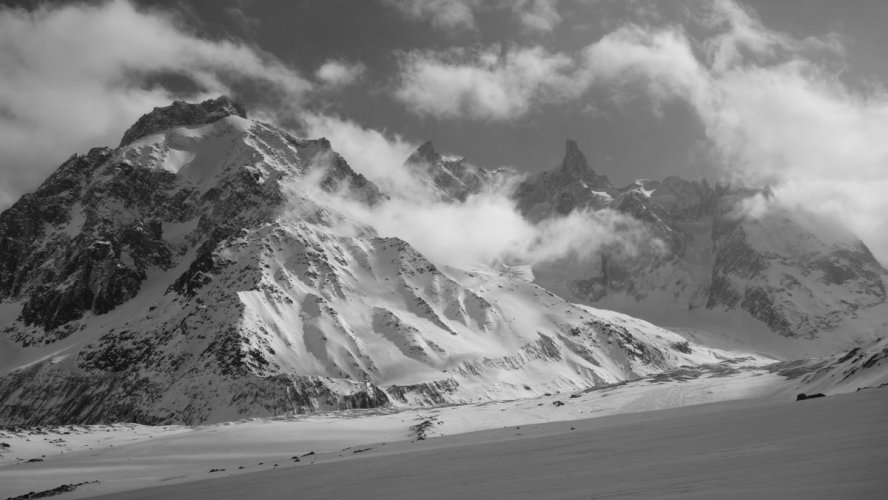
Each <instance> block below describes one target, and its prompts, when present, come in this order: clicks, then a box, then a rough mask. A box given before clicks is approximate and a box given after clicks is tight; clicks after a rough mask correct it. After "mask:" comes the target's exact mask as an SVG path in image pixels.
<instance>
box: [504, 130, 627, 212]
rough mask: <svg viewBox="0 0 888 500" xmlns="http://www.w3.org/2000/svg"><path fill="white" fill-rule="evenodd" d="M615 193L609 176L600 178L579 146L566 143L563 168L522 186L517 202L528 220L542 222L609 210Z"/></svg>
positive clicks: (535, 178) (528, 181)
mask: <svg viewBox="0 0 888 500" xmlns="http://www.w3.org/2000/svg"><path fill="white" fill-rule="evenodd" d="M613 190H614V187H613V185H612V184H611V183H610V181H609V180H608V178H607V176H604V175H598V174H597V173H596V172H595V170H593V169H592V167H590V166H589V163H588V162H587V161H586V156H585V155H583V153H582V151H580V149H579V147H578V146H577V143H576V142H575V141H572V140H567V142H566V144H565V151H564V159H563V160H562V161H561V165H559V166H558V167H556V168H555V169H553V170H548V171H544V172H541V173H539V174H537V175H535V176H532V177H530V178H529V179H527V180H526V181H524V182H522V183H521V184H519V186H518V189H517V192H516V200H517V201H518V207H519V209H520V210H521V211H522V212H523V213H524V215H525V216H527V217H528V218H530V219H531V220H541V219H545V218H547V217H553V216H557V215H566V214H568V213H570V212H571V211H572V210H574V209H581V208H592V209H600V208H603V207H606V206H608V205H609V203H610V202H611V200H612V195H611V193H612V191H613Z"/></svg>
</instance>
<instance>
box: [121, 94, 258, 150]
mask: <svg viewBox="0 0 888 500" xmlns="http://www.w3.org/2000/svg"><path fill="white" fill-rule="evenodd" d="M226 116H240V117H241V118H246V117H247V110H246V109H245V108H244V105H243V103H241V102H240V101H237V100H234V99H232V98H230V97H228V96H221V97H219V98H216V99H210V100H207V101H204V102H202V103H200V104H190V103H187V102H185V101H175V102H173V103H172V104H171V105H169V106H164V107H162V108H154V111H152V112H150V113H148V114H147V115H144V116H142V117H141V118H139V120H138V121H137V122H136V123H135V124H134V125H133V126H132V127H130V128H129V129H128V130H127V131H126V132H125V133H124V134H123V139H121V140H120V146H126V145H127V144H129V143H131V142H133V141H135V140H136V139H140V138H142V137H145V136H146V135H150V134H154V133H157V132H161V131H163V130H166V129H169V128H172V127H181V126H196V125H204V124H207V123H212V122H214V121H216V120H218V119H220V118H225V117H226Z"/></svg>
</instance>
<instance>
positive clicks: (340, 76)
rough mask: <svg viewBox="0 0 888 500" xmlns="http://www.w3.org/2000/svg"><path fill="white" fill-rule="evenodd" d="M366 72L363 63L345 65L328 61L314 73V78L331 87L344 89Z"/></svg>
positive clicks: (341, 62)
mask: <svg viewBox="0 0 888 500" xmlns="http://www.w3.org/2000/svg"><path fill="white" fill-rule="evenodd" d="M366 70H367V67H366V66H364V64H363V63H360V62H358V63H347V62H344V61H337V60H335V59H330V60H328V61H327V62H325V63H324V64H322V65H321V66H320V67H319V68H318V70H317V71H316V72H315V77H316V78H317V79H318V80H320V81H321V82H323V83H325V84H327V85H330V86H332V87H344V86H347V85H351V84H353V83H355V82H357V81H358V80H359V79H360V78H361V77H362V76H363V75H364V72H365V71H366Z"/></svg>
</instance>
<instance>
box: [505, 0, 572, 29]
mask: <svg viewBox="0 0 888 500" xmlns="http://www.w3.org/2000/svg"><path fill="white" fill-rule="evenodd" d="M507 3H508V5H509V6H510V7H511V9H512V12H513V13H514V14H515V15H516V16H517V17H518V20H519V21H520V22H521V25H522V26H524V27H525V28H526V29H528V30H531V31H538V32H542V33H547V32H549V31H552V30H553V29H555V27H556V26H558V25H559V24H561V21H562V19H561V14H559V13H558V8H557V7H556V6H557V5H558V0H514V1H509V2H507Z"/></svg>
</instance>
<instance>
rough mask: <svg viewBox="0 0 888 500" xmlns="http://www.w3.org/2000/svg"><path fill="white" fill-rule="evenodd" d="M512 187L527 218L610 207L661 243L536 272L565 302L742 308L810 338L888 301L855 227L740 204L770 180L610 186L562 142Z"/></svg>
mask: <svg viewBox="0 0 888 500" xmlns="http://www.w3.org/2000/svg"><path fill="white" fill-rule="evenodd" d="M515 196H516V202H517V204H518V207H519V209H520V210H521V211H522V212H523V213H524V214H525V216H527V217H528V218H530V219H531V220H540V219H544V218H549V217H555V216H558V215H563V214H567V213H570V212H571V211H574V210H593V211H597V210H604V209H610V210H615V211H617V212H620V213H623V214H627V215H630V216H632V217H633V218H634V219H636V220H638V221H641V222H643V223H644V225H645V227H646V228H647V230H648V231H649V233H650V235H651V237H652V238H656V239H658V240H660V241H662V242H663V243H665V245H664V247H663V248H662V249H658V248H648V249H644V248H642V249H640V252H639V253H635V254H632V255H627V254H624V252H623V250H622V249H616V250H608V249H605V250H604V251H603V252H602V254H601V256H600V258H599V261H598V263H597V264H595V265H591V266H590V265H588V264H583V265H581V266H579V267H578V268H576V269H572V270H570V271H567V270H566V266H570V265H571V264H569V263H556V264H553V265H545V266H542V268H540V269H538V270H537V273H536V275H537V280H538V283H540V284H542V285H543V286H546V287H548V288H550V289H552V290H554V291H556V292H558V293H560V294H562V295H563V296H565V297H566V298H569V299H570V300H577V301H580V302H583V303H588V304H602V305H605V306H607V305H608V304H611V305H613V304H616V303H621V304H623V305H624V306H625V305H626V304H629V305H632V304H635V307H633V311H647V312H650V313H656V312H666V311H667V310H674V309H682V308H684V309H694V308H705V309H708V310H714V311H733V310H741V311H745V312H746V313H748V314H749V315H750V316H752V317H753V318H755V319H757V320H759V321H761V322H763V323H764V324H765V325H767V327H768V328H770V329H771V330H772V331H774V332H776V333H779V334H781V335H784V336H789V337H795V336H801V337H807V338H811V337H815V336H823V335H829V334H830V332H831V331H832V330H833V329H835V327H836V326H837V325H839V324H841V323H842V322H843V321H846V320H847V319H849V318H854V317H856V315H857V313H858V311H860V310H863V309H866V308H869V307H872V306H876V305H880V304H883V303H885V300H886V292H885V284H884V283H885V279H886V276H888V272H886V270H885V269H884V268H883V267H882V266H881V265H880V264H879V263H878V261H876V259H875V258H874V257H873V255H872V253H871V252H870V251H869V249H867V248H866V245H864V244H863V242H861V241H860V240H859V239H858V238H856V237H855V236H853V235H851V234H850V233H847V232H841V231H839V232H836V231H833V230H830V231H826V230H824V227H826V225H825V223H824V221H820V220H818V219H817V217H815V216H813V215H811V214H805V213H802V212H799V211H796V212H793V211H790V210H787V209H778V208H774V209H773V210H770V211H767V212H765V213H764V214H762V215H759V216H752V215H750V213H749V212H748V211H746V210H744V208H743V207H744V206H745V204H747V203H749V202H751V201H754V200H755V199H756V198H760V199H761V201H762V202H765V203H766V202H767V199H766V198H767V197H768V196H771V195H770V194H769V192H768V191H767V190H762V189H751V188H745V187H738V186H720V185H716V186H715V187H711V186H710V185H709V184H708V183H707V182H705V181H700V182H697V181H686V180H684V179H681V178H678V177H668V178H666V179H665V180H663V181H651V180H640V181H636V182H635V183H633V184H631V185H629V186H626V187H623V188H619V189H617V188H614V187H613V186H612V185H611V184H610V182H609V181H608V180H607V177H605V176H602V175H598V174H597V173H596V172H594V170H592V169H591V168H589V166H588V164H587V162H586V160H585V157H584V155H583V154H582V153H581V152H580V151H579V150H578V149H577V147H576V143H574V142H573V141H568V142H567V148H566V152H565V157H564V160H563V162H562V164H561V165H560V166H558V167H556V168H555V169H553V170H549V171H546V172H542V173H540V174H538V175H536V176H533V177H530V178H529V179H527V180H526V181H525V182H524V183H522V184H520V185H519V187H518V189H517V191H516V195H515ZM565 276H574V278H572V279H567V280H565V278H564V277H565Z"/></svg>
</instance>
